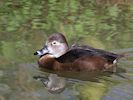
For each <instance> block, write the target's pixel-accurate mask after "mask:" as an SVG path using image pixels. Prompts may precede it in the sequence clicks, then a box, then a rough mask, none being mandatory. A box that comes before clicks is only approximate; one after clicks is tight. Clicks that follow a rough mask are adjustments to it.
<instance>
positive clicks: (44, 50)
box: [34, 46, 48, 56]
mask: <svg viewBox="0 0 133 100" xmlns="http://www.w3.org/2000/svg"><path fill="white" fill-rule="evenodd" d="M47 53H48V49H47V46H44V48H42V49H41V50H38V51H36V52H35V53H34V55H38V56H43V55H45V54H47Z"/></svg>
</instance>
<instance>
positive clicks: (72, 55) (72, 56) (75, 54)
mask: <svg viewBox="0 0 133 100" xmlns="http://www.w3.org/2000/svg"><path fill="white" fill-rule="evenodd" d="M94 55H97V54H95V52H92V51H90V50H84V49H78V48H77V49H70V50H69V51H68V52H67V53H65V54H64V55H62V56H60V57H59V58H56V60H57V61H58V62H60V63H69V62H73V61H74V60H76V59H78V58H80V57H84V56H88V57H89V56H94Z"/></svg>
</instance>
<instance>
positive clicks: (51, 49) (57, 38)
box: [34, 33, 69, 58]
mask: <svg viewBox="0 0 133 100" xmlns="http://www.w3.org/2000/svg"><path fill="white" fill-rule="evenodd" d="M68 49H69V47H68V44H67V41H66V38H65V36H64V35H63V34H61V33H55V34H52V35H50V36H49V37H48V39H47V41H46V43H45V46H44V47H43V48H42V49H41V50H38V51H37V52H35V53H34V55H39V56H42V55H44V54H50V55H51V56H52V57H54V58H58V57H60V56H62V55H63V54H65V53H66V52H67V51H68Z"/></svg>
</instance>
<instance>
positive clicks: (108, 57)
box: [71, 44, 123, 62]
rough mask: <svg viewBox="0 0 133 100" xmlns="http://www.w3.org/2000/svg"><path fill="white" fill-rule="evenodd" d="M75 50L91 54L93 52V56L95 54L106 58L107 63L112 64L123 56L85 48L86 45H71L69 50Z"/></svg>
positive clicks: (89, 47) (88, 47)
mask: <svg viewBox="0 0 133 100" xmlns="http://www.w3.org/2000/svg"><path fill="white" fill-rule="evenodd" d="M75 48H77V49H83V50H88V51H91V52H93V54H97V55H99V56H102V57H104V58H106V59H107V60H108V61H109V62H113V61H114V60H115V59H117V58H120V57H122V56H123V55H120V54H115V53H112V52H108V51H105V50H101V49H96V48H93V47H91V46H87V45H77V44H75V45H72V47H71V49H75Z"/></svg>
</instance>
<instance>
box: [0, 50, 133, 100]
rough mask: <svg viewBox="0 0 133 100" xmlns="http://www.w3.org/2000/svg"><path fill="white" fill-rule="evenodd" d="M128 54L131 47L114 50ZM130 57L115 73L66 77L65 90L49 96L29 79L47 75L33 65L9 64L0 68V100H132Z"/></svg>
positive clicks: (120, 64)
mask: <svg viewBox="0 0 133 100" xmlns="http://www.w3.org/2000/svg"><path fill="white" fill-rule="evenodd" d="M114 51H115V52H126V53H127V54H130V53H132V52H133V48H129V49H128V48H125V49H123V50H114ZM132 65H133V61H132V56H129V57H127V58H125V59H121V60H120V61H119V64H118V72H117V73H116V74H111V75H109V76H107V75H104V76H101V77H100V78H98V79H97V81H94V80H89V79H88V81H87V80H85V81H84V80H77V79H73V78H71V79H70V78H68V77H66V78H65V79H66V81H67V82H66V85H65V86H64V87H65V89H64V90H63V91H62V92H61V93H59V94H58V93H51V92H49V91H48V88H46V87H45V86H44V85H43V84H42V82H40V81H37V80H35V79H33V76H38V75H41V76H43V77H45V78H46V79H47V78H48V76H49V75H50V73H47V72H42V71H40V70H39V68H38V65H37V63H36V62H35V63H17V64H16V63H12V64H11V65H8V66H6V67H1V68H0V81H1V83H0V99H1V100H24V99H25V100H51V99H53V100H89V99H90V100H99V99H100V100H133V66H132Z"/></svg>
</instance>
